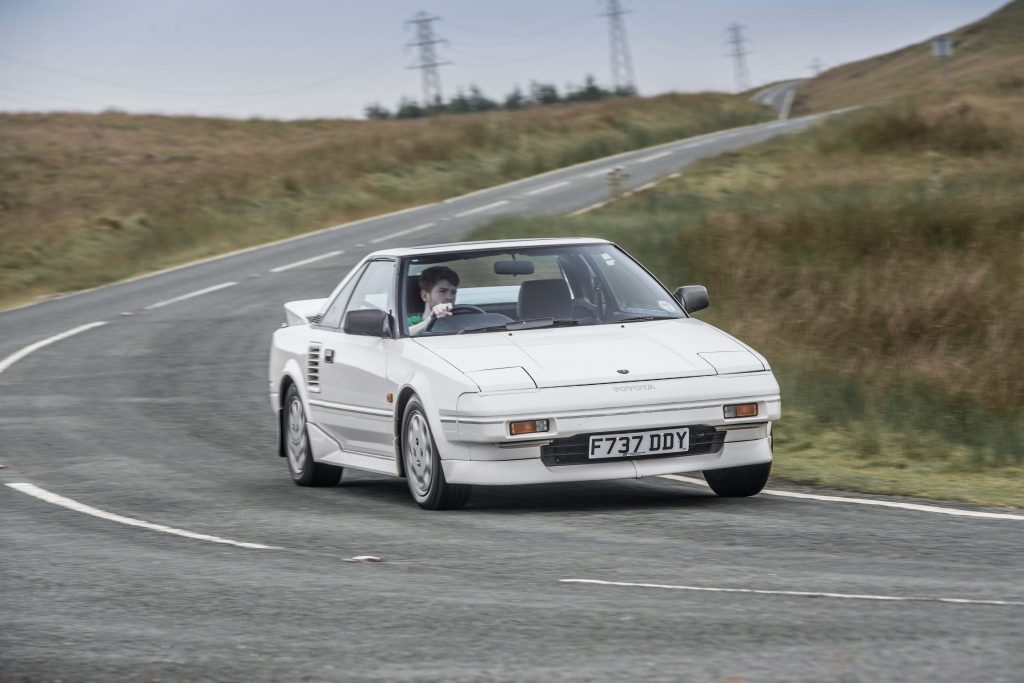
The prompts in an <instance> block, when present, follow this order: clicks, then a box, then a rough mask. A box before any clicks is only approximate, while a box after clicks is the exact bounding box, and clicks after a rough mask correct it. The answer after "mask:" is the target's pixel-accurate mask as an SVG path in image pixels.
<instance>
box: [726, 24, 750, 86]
mask: <svg viewBox="0 0 1024 683" xmlns="http://www.w3.org/2000/svg"><path fill="white" fill-rule="evenodd" d="M743 29H744V27H743V26H740V25H739V24H737V23H735V22H734V23H732V24H729V27H728V28H727V29H726V30H727V31H728V32H729V40H728V42H729V43H730V44H731V45H732V58H733V62H734V64H733V66H734V68H735V71H736V90H737V91H738V92H743V91H744V90H747V89H749V88H750V70H749V69H747V60H746V59H745V57H746V56H747V55H749V54H750V53H749V52H748V51H746V50H744V49H743V43H744V42H745V39H744V38H743Z"/></svg>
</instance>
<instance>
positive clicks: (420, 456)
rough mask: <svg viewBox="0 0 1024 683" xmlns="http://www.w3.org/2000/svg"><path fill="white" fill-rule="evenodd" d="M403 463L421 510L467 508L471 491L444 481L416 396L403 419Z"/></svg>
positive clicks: (406, 409)
mask: <svg viewBox="0 0 1024 683" xmlns="http://www.w3.org/2000/svg"><path fill="white" fill-rule="evenodd" d="M402 463H403V464H404V465H405V481H406V483H408V484H409V492H410V493H411V494H412V498H413V500H415V501H416V503H417V504H418V505H419V506H420V507H421V508H424V509H426V510H457V509H459V508H461V507H464V506H465V505H466V501H468V500H469V494H470V490H471V489H470V487H469V486H467V485H465V484H449V483H448V482H446V481H445V479H444V470H442V469H441V456H440V454H438V452H437V445H436V444H435V443H434V437H433V436H431V434H430V425H429V424H428V423H427V416H426V413H425V412H424V410H423V404H422V403H420V400H419V398H417V397H415V396H414V397H412V398H411V399H409V403H408V404H407V405H406V407H405V414H404V415H403V416H402Z"/></svg>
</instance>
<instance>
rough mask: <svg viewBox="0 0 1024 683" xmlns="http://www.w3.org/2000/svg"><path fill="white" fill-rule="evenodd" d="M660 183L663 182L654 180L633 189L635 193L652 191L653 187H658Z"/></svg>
mask: <svg viewBox="0 0 1024 683" xmlns="http://www.w3.org/2000/svg"><path fill="white" fill-rule="evenodd" d="M659 182H661V180H660V179H658V180H652V181H651V182H649V183H645V184H643V185H641V186H640V187H634V188H633V192H645V191H647V190H649V189H651V188H652V187H654V186H655V185H657V184H658V183H659Z"/></svg>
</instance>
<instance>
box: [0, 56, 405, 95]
mask: <svg viewBox="0 0 1024 683" xmlns="http://www.w3.org/2000/svg"><path fill="white" fill-rule="evenodd" d="M395 54H397V52H395V53H392V54H390V55H388V57H387V58H386V59H391V57H392V56H394V55H395ZM0 59H4V60H7V61H9V62H14V63H16V64H21V65H23V66H28V67H31V68H33V69H39V70H41V71H49V72H50V73H55V74H59V75H61V76H66V77H68V78H75V79H78V80H81V81H88V82H91V83H99V84H101V85H109V86H113V87H116V88H124V89H126V90H138V91H140V92H149V93H155V94H159V95H186V96H189V97H217V98H220V97H269V96H276V95H288V94H291V93H295V92H300V91H303V90H312V89H314V88H319V87H322V86H324V85H327V84H329V83H334V82H336V81H341V80H345V79H348V78H352V77H353V76H357V75H359V74H360V73H361V70H362V68H363V67H366V66H374V65H376V64H378V63H380V62H379V61H374V62H367V63H364V64H362V65H361V66H360V67H359V68H356V69H353V70H352V71H349V72H347V73H342V74H335V75H333V76H328V77H327V78H322V79H320V80H319V81H313V82H311V83H306V84H304V85H297V86H292V87H288V88H280V89H278V90H262V91H255V92H208V91H206V92H204V91H196V90H170V89H167V88H151V87H148V86H142V85H132V84H129V83H120V82H118V81H111V80H108V79H106V78H97V77H94V76H88V75H86V74H80V73H75V72H73V71H66V70H64V69H58V68H56V67H52V66H47V65H45V64H38V63H36V62H30V61H28V60H25V59H21V58H19V57H15V56H13V55H8V54H3V53H0ZM240 104H244V103H240ZM230 106H234V105H230Z"/></svg>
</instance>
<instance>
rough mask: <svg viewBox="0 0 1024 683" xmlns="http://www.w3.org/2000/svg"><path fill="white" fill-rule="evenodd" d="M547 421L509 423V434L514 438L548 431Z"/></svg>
mask: <svg viewBox="0 0 1024 683" xmlns="http://www.w3.org/2000/svg"><path fill="white" fill-rule="evenodd" d="M548 426H549V425H548V421H547V420H523V421H521V422H509V423H508V433H509V434H511V435H512V436H519V435H520V434H536V433H537V432H546V431H548Z"/></svg>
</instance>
